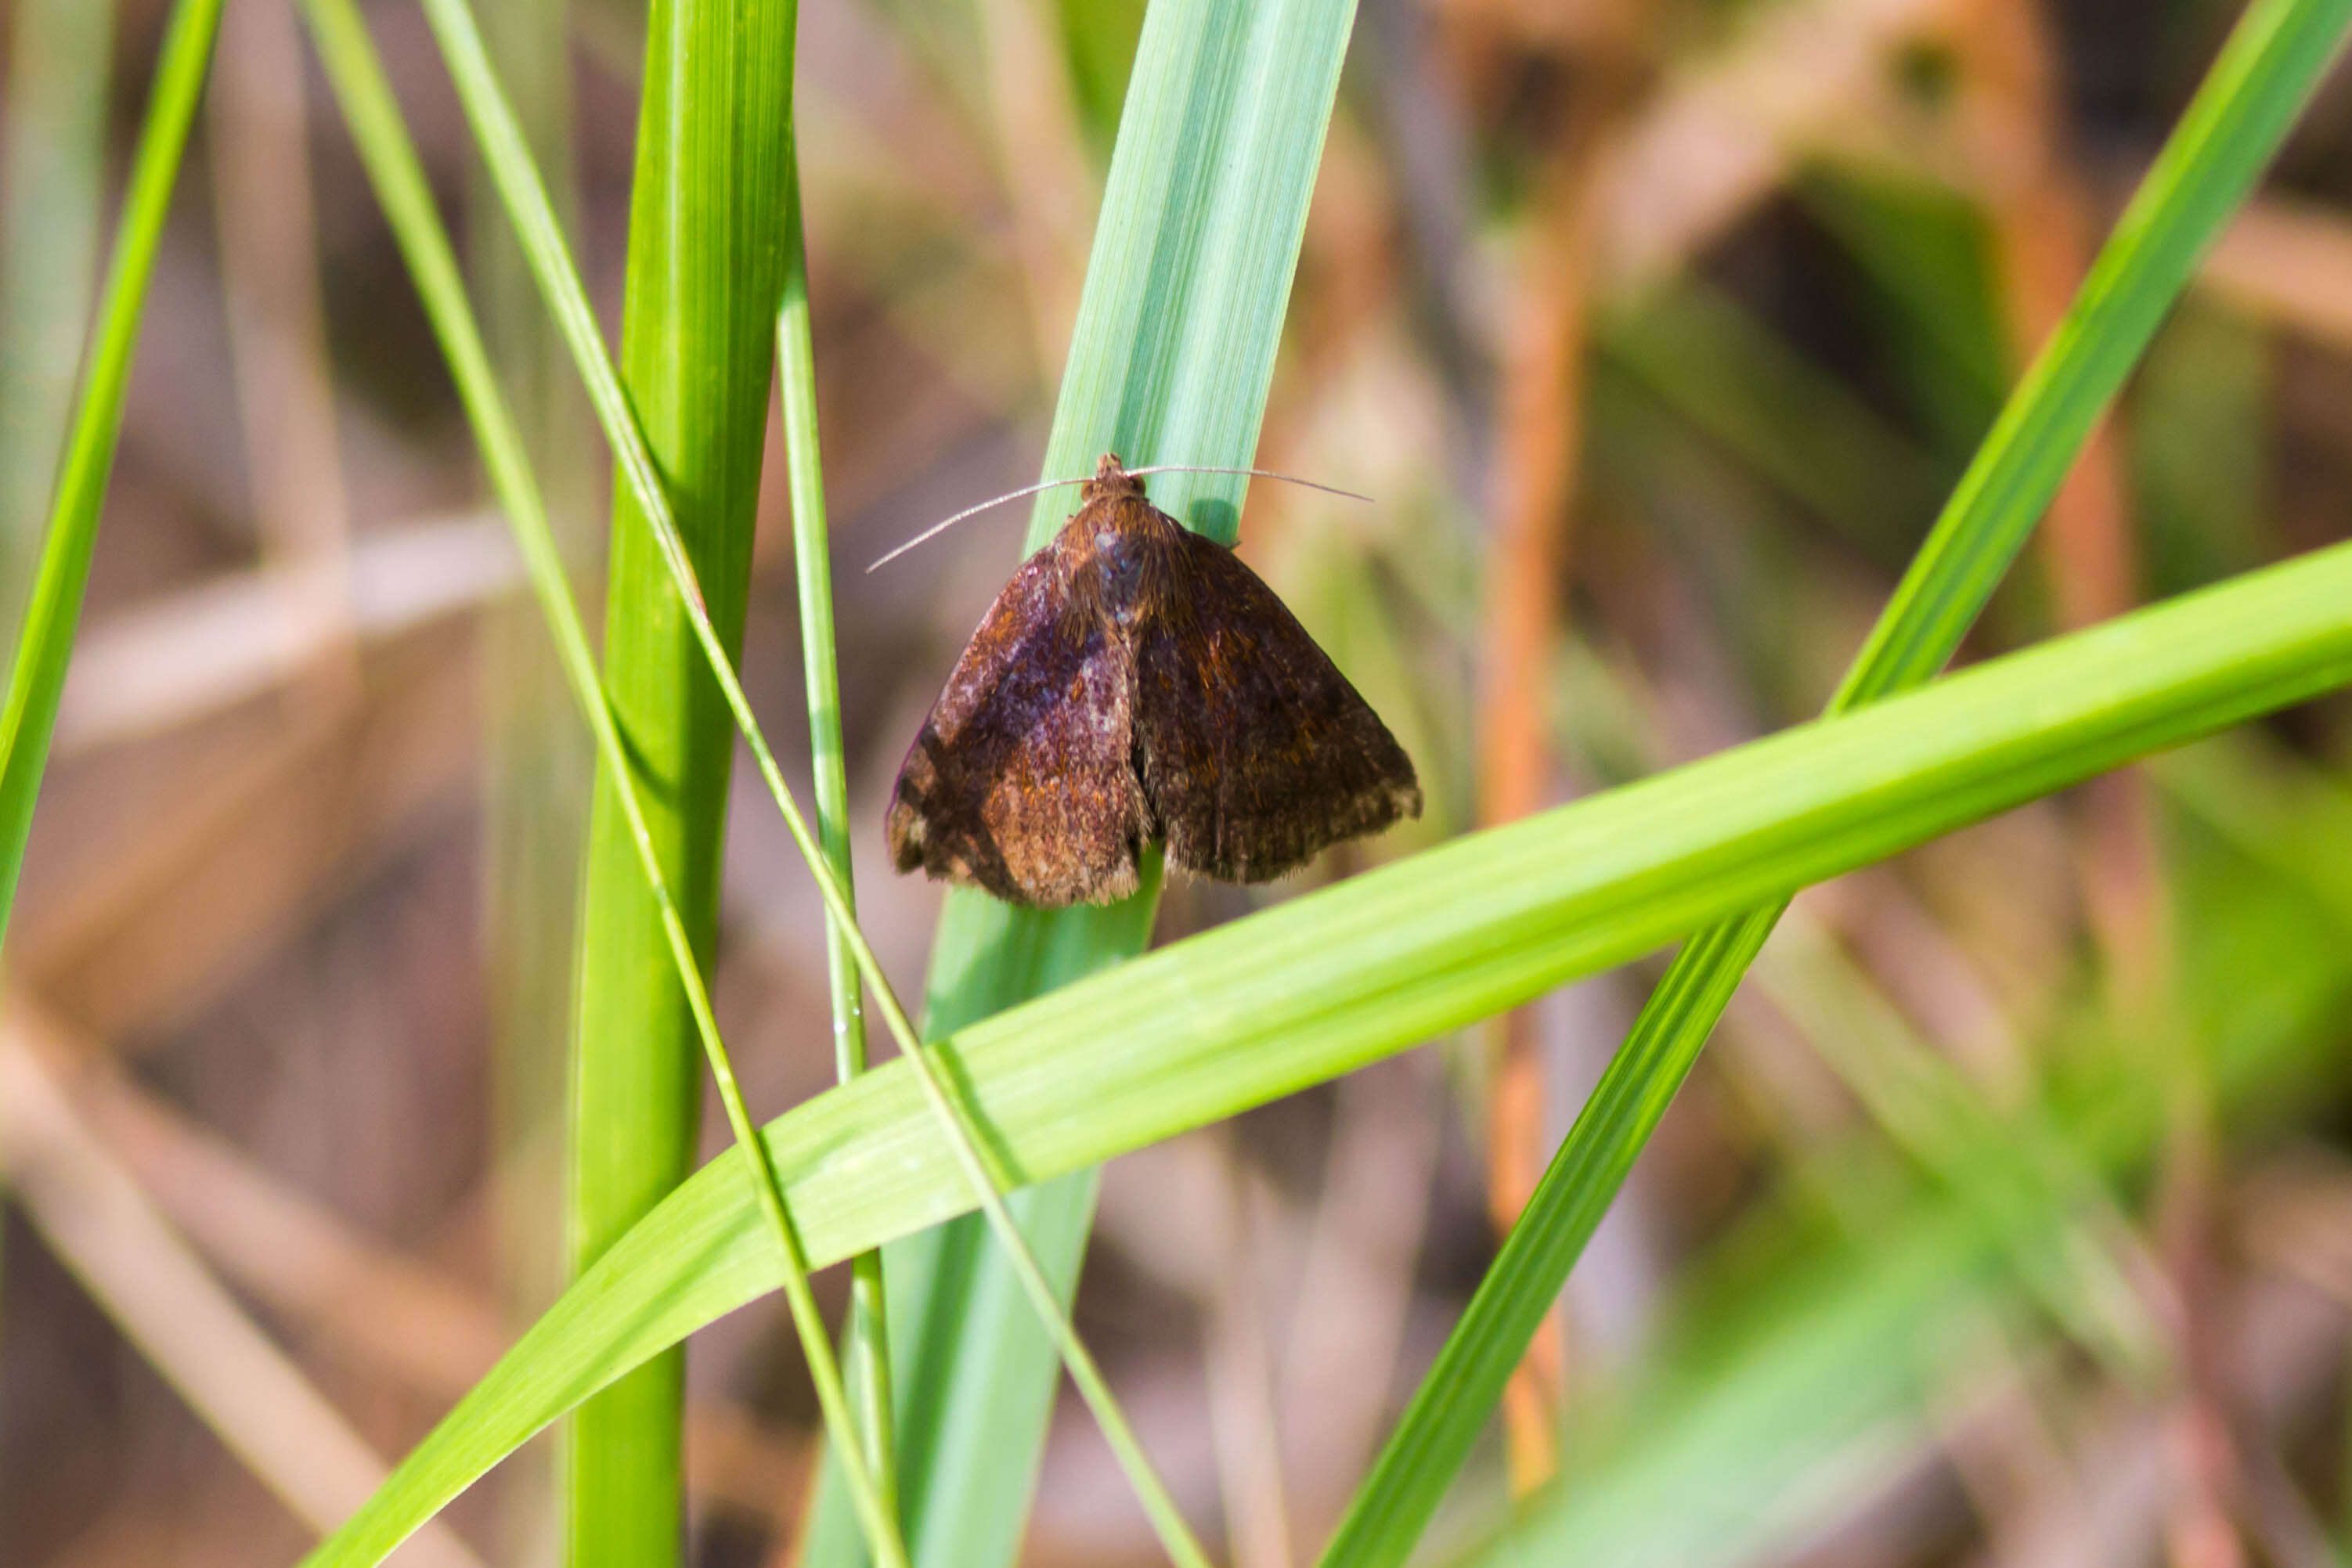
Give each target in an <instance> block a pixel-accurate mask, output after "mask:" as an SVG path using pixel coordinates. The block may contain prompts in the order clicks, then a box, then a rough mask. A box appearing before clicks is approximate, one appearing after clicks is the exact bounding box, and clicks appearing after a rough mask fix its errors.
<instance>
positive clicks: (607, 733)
mask: <svg viewBox="0 0 2352 1568" xmlns="http://www.w3.org/2000/svg"><path fill="white" fill-rule="evenodd" d="M306 5H307V11H308V15H309V16H310V22H311V26H312V29H313V32H314V35H315V37H317V39H318V42H319V47H320V57H321V58H322V59H323V61H324V63H325V64H326V67H327V72H328V76H329V78H330V80H331V82H332V84H333V86H334V89H335V93H336V97H337V99H338V100H339V101H340V102H341V104H342V106H343V110H344V112H345V115H346V116H347V118H348V119H349V120H350V122H351V126H352V138H353V141H355V142H356V143H357V144H358V146H359V149H360V153H361V157H362V161H363V162H365V163H366V165H367V169H368V173H369V176H370V178H371V179H372V180H373V182H374V183H375V185H376V190H377V193H378V195H379V197H380V199H381V200H382V201H383V207H384V211H385V214H386V215H387V216H388V218H389V219H390V221H391V223H392V225H393V230H394V235H395V237H396V238H397V239H398V240H399V242H400V245H401V248H402V252H403V254H404V256H405V257H406V259H407V261H408V264H409V267H410V270H411V274H412V276H413V277H415V280H416V284H417V289H418V293H419V294H420V295H421V296H422V298H423V299H424V302H425V309H426V312H427V314H428V315H429V317H430V318H431V319H432V322H433V326H434V330H435V333H436V336H437V337H438V338H439V339H440V340H441V344H442V348H443V350H444V351H445V352H446V354H447V356H448V358H449V362H450V365H451V368H452V371H453V372H454V374H455V376H456V379H457V387H458V392H459V396H460V398H461V399H462V400H463V402H465V405H466V412H467V418H468V419H469V421H471V423H473V426H474V429H475V432H476V434H477V437H478V441H479V443H480V445H481V449H482V455H483V461H484V465H485V466H486V467H488V470H489V473H490V476H491V484H492V487H493V488H494V489H495V490H496V491H497V493H498V497H499V505H500V506H501V507H503V508H504V509H505V511H506V513H507V516H508V518H509V522H510V523H511V524H512V526H513V529H514V534H515V538H516V542H517V544H518V545H519V546H520V549H521V551H522V555H523V559H524V563H525V566H526V569H527V570H528V571H529V573H530V580H531V587H532V590H533V591H534V592H535V593H536V594H537V595H538V596H539V599H540V602H541V609H542V611H543V612H545V614H546V616H547V619H548V623H549V626H550V628H551V630H552V632H553V633H554V636H555V643H556V650H557V653H558V655H559V657H560V658H561V659H562V664H563V669H564V674H565V676H566V678H567V679H568V681H569V682H570V684H571V685H572V694H573V695H574V697H575V698H576V699H577V700H578V702H579V703H580V706H581V708H582V711H583V714H584V716H586V718H587V720H588V725H589V728H590V730H591V731H592V733H593V736H594V737H595V740H596V747H597V753H598V757H599V759H600V762H601V763H602V765H603V766H604V768H605V769H606V776H607V777H608V779H611V781H612V784H613V793H614V801H615V806H616V809H617V810H619V812H620V813H621V816H622V819H623V822H624V824H625V832H626V835H627V843H628V845H629V847H630V849H631V850H632V851H633V852H634V855H635V861H636V863H637V870H638V873H639V874H640V875H641V876H643V877H644V879H645V884H646V890H647V893H648V895H649V897H650V899H651V901H652V903H653V904H654V906H655V909H656V915H657V919H658V922H659V936H660V938H661V941H662V944H663V946H664V947H665V948H666V949H667V956H668V958H669V961H670V966H671V973H672V974H674V975H675V977H676V978H677V982H678V984H679V986H680V988H681V989H682V990H683V991H684V993H685V997H686V1004H687V1006H688V1009H690V1011H691V1015H692V1025H693V1029H694V1031H695V1034H696V1035H697V1037H698V1040H699V1042H700V1045H701V1048H702V1049H703V1051H704V1052H705V1053H706V1055H707V1056H708V1058H709V1065H710V1071H711V1074H712V1076H713V1077H714V1078H715V1079H717V1081H718V1084H719V1100H720V1103H722V1104H723V1105H724V1106H725V1107H726V1111H727V1117H728V1121H729V1124H730V1126H731V1128H732V1129H733V1131H734V1133H735V1134H736V1138H737V1142H738V1144H739V1145H740V1151H741V1161H739V1162H736V1163H739V1164H740V1163H742V1162H749V1164H750V1165H751V1167H752V1170H751V1176H750V1177H749V1178H748V1180H749V1186H751V1189H752V1190H753V1192H754V1193H755V1194H756V1195H757V1198H758V1202H759V1204H760V1207H761V1219H762V1221H763V1222H764V1223H765V1224H766V1225H767V1227H768V1228H769V1230H770V1232H771V1234H772V1237H773V1239H774V1240H775V1243H776V1246H777V1256H778V1258H779V1260H780V1261H781V1262H782V1265H783V1270H784V1272H783V1275H782V1279H781V1280H780V1281H778V1282H779V1283H780V1284H781V1285H782V1288H783V1290H784V1292H785V1296H786V1299H787V1301H789V1303H790V1305H791V1308H792V1316H793V1327H794V1329H795V1330H796V1331H797V1333H798V1334H799V1336H800V1341H801V1346H802V1350H803V1353H804V1354H805V1355H806V1356H807V1358H808V1362H809V1370H810V1374H811V1376H812V1379H813V1380H814V1383H815V1385H816V1390H817V1398H818V1403H819V1405H820V1406H822V1408H823V1411H824V1417H825V1421H826V1423H827V1425H828V1426H830V1427H834V1428H835V1430H838V1431H841V1432H844V1433H848V1432H851V1431H853V1430H854V1428H853V1427H852V1426H851V1418H850V1411H849V1403H848V1396H847V1394H846V1392H845V1389H844V1387H843V1385H842V1379H841V1373H840V1369H839V1366H838V1364H836V1363H835V1359H834V1355H833V1346H832V1343H831V1341H830V1340H829V1339H828V1338H827V1337H826V1334H825V1330H824V1320H823V1318H822V1317H821V1316H820V1315H819V1314H818V1312H817V1306H816V1300H815V1297H814V1295H813V1294H812V1293H811V1292H810V1289H809V1283H808V1264H807V1260H806V1259H805V1257H804V1255H803V1251H802V1248H801V1243H800V1240H799V1238H798V1236H797V1234H796V1233H795V1230H794V1228H793V1221H792V1218H791V1216H790V1212H789V1210H788V1208H787V1207H786V1205H785V1201H784V1197H783V1191H782V1184H781V1182H780V1180H779V1178H778V1176H777V1174H776V1172H775V1169H774V1167H773V1166H772V1164H771V1163H770V1161H769V1160H768V1158H767V1148H766V1145H765V1144H764V1143H762V1142H761V1139H760V1137H759V1135H758V1134H757V1133H756V1131H755V1130H754V1129H753V1127H752V1125H751V1117H750V1114H749V1113H747V1112H746V1110H745V1109H744V1106H743V1098H742V1094H741V1092H740V1089H739V1088H738V1086H737V1084H736V1081H735V1073H734V1069H733V1067H732V1065H731V1064H730V1061H729V1060H728V1057H727V1051H726V1047H725V1045H724V1044H723V1043H722V1042H721V1041H720V1040H719V1031H718V1026H717V1024H716V1022H715V1021H714V1019H712V1016H711V1010H710V998H709V991H708V990H707V989H706V988H705V987H704V985H703V981H702V977H701V969H700V967H699V966H698V964H697V962H696V959H695V955H694V950H693V946H692V942H691V939H690V937H689V936H688V931H687V928H686V924H685V920H684V918H683V916H682V915H680V913H679V910H678V906H677V903H676V901H675V899H674V898H673V896H672V894H671V893H670V889H669V881H668V878H667V875H666V873H664V871H663V868H662V863H661V858H660V855H659V852H658V851H657V849H656V844H655V842H654V839H653V835H652V833H651V831H650V830H649V828H648V825H647V820H646V812H645V809H644V807H643V805H642V804H641V802H640V800H639V791H638V789H637V788H636V785H635V780H634V778H633V776H632V771H631V769H630V768H628V767H627V762H628V754H627V752H626V751H625V748H624V747H623V744H622V740H621V734H620V727H619V722H618V719H617V717H616V716H615V714H614V709H613V706H612V705H611V703H610V702H609V700H608V699H607V697H606V695H605V691H604V685H602V684H601V683H600V682H599V680H598V678H597V674H596V665H595V657H594V654H593V653H592V652H591V651H590V649H589V645H588V636H587V632H586V630H585V628H584V627H583V625H582V623H581V620H580V613H579V611H578V609H577V608H576V607H575V606H574V605H573V604H572V595H571V589H570V585H569V584H568V583H567V582H566V581H565V580H564V576H563V566H562V556H561V555H560V553H559V552H558V550H557V548H556V544H555V538H554V535H553V532H552V531H551V529H550V528H549V526H548V522H547V517H546V513H545V508H544V507H543V505H542V503H541V499H540V495H539V489H538V485H537V481H536V480H535V479H534V478H533V477H532V475H531V472H530V461H529V459H528V457H527V456H526V455H525V454H524V447H523V440H522V434H521V432H520V429H519V428H517V426H516V424H515V422H514V418H513V416H512V414H511V413H509V412H508V409H507V406H506V402H505V400H504V398H503V397H502V396H501V395H500V394H499V390H498V386H497V382H496V378H495V377H494V376H493V375H492V373H491V371H490V362H489V352H488V348H487V347H486V346H485V344H484V343H483V341H482V338H481V333H480V330H479V329H478V327H477V326H476V325H475V322H474V318H473V312H472V309H471V308H470V307H469V306H468V305H467V300H466V293H465V286H464V283H463V281H462V279H461V277H460V275H459V272H458V269H457V256H456V254H455V252H454V251H453V250H452V249H451V247H450V246H449V242H448V237H447V235H446V234H445V233H444V232H443V231H442V229H441V227H440V224H439V220H438V218H437V217H436V215H435V213H434V208H433V197H432V193H431V191H430V189H429V188H428V187H427V185H426V183H425V172H424V169H423V166H422V165H421V164H420V163H419V162H418V161H417V157H416V152H415V147H414V145H413V144H412V143H411V142H410V141H408V138H407V133H406V131H405V130H404V128H403V126H402V125H401V122H400V116H399V110H398V109H397V107H396V106H395V104H394V101H393V98H392V93H391V89H390V87H389V86H388V84H387V83H386V82H385V81H384V78H383V70H382V68H381V66H380V65H379V64H378V62H377V60H376V57H375V53H374V50H373V47H372V46H371V45H370V43H369V40H368V37H367V34H366V30H365V27H364V26H363V25H362V23H361V21H360V19H359V16H358V13H357V12H356V11H355V10H354V9H353V8H352V5H351V4H350V0H306ZM658 1440H659V1439H658V1436H657V1437H656V1443H658ZM657 1451H658V1450H657V1449H656V1452H657ZM640 1479H643V1478H640ZM850 1485H851V1491H852V1496H853V1497H854V1498H855V1500H856V1503H857V1508H858V1512H859V1515H860V1517H861V1519H862V1520H863V1521H864V1522H865V1524H866V1530H867V1532H868V1538H869V1540H870V1541H871V1542H873V1543H874V1545H875V1547H876V1551H877V1555H878V1556H880V1557H881V1558H882V1559H883V1560H884V1561H886V1562H887V1563H897V1564H903V1563H905V1561H906V1548H905V1547H904V1545H903V1544H902V1543H901V1542H900V1541H899V1538H898V1531H897V1529H896V1526H895V1524H894V1522H893V1521H891V1520H890V1519H889V1517H888V1516H887V1514H885V1513H884V1512H883V1511H882V1508H881V1503H880V1499H879V1497H878V1495H877V1492H876V1490H875V1487H874V1484H873V1481H872V1479H871V1478H870V1476H869V1475H868V1474H867V1473H866V1470H865V1469H864V1467H863V1465H862V1464H859V1465H854V1466H852V1467H850ZM652 1501H653V1502H655V1503H656V1504H657V1503H658V1502H659V1499H657V1498H656V1499H653V1500H652ZM644 1528H645V1527H644V1526H643V1525H642V1523H640V1522H637V1521H629V1520H624V1521H621V1522H620V1523H619V1525H618V1526H617V1527H616V1534H618V1533H619V1532H621V1531H633V1530H642V1529H644ZM614 1543H615V1535H605V1536H600V1537H598V1538H597V1539H596V1541H595V1542H593V1549H595V1550H600V1551H601V1550H608V1549H611V1548H612V1547H613V1546H614ZM638 1550H640V1551H643V1550H645V1548H643V1547H639V1548H638ZM656 1550H658V1551H665V1552H667V1551H673V1550H675V1542H674V1540H673V1541H671V1542H669V1543H668V1544H667V1545H666V1546H665V1545H660V1544H659V1543H656Z"/></svg>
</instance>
